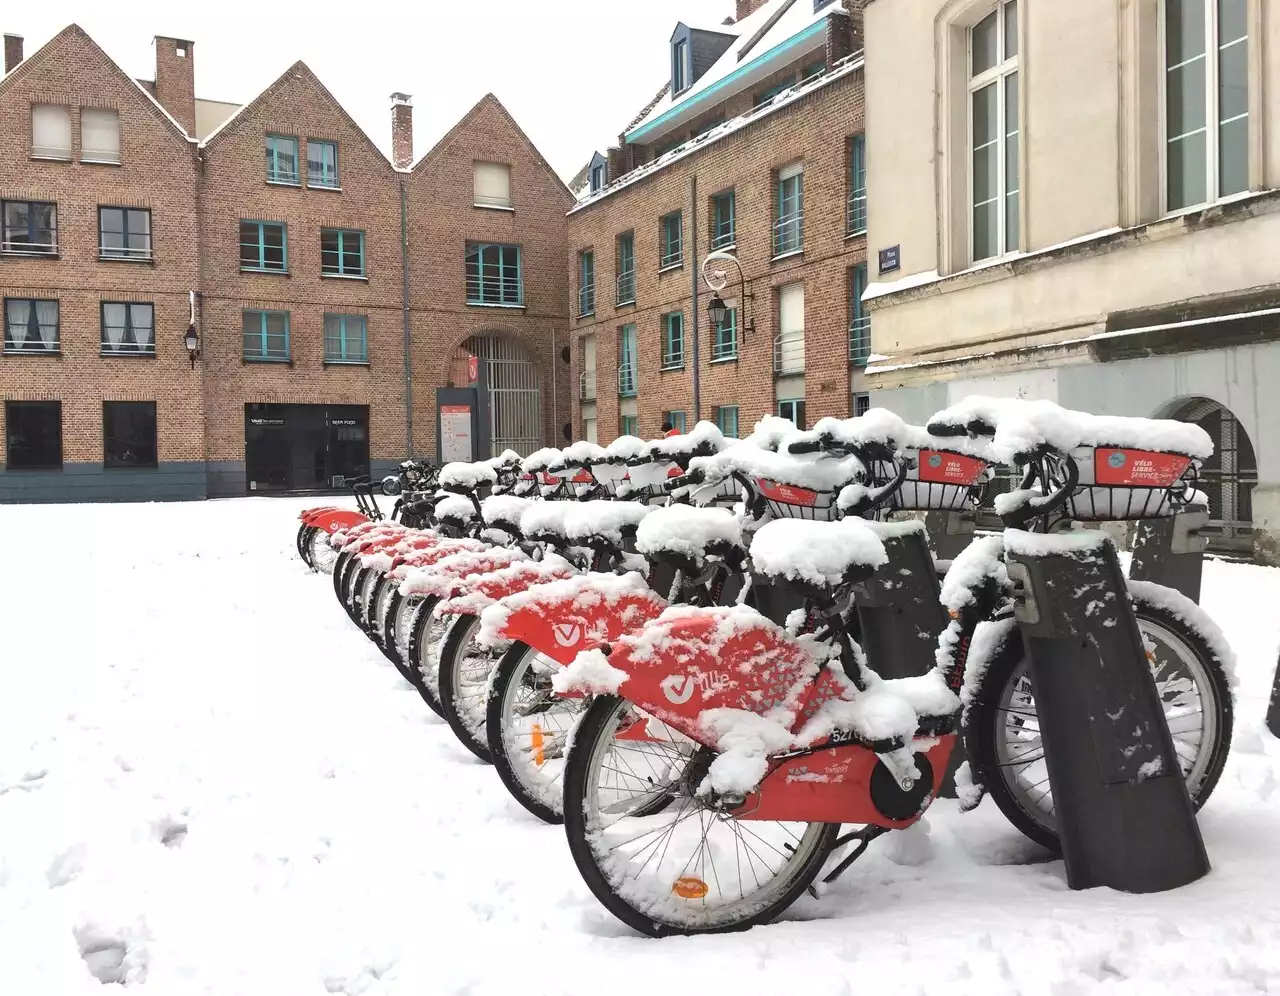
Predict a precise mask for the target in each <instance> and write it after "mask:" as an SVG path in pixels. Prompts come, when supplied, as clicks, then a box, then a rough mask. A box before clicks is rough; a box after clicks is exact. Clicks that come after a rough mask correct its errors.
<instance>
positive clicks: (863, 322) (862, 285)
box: [849, 263, 871, 367]
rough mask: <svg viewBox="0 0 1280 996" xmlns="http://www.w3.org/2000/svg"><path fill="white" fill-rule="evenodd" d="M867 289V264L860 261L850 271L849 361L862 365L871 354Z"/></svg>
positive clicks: (864, 364)
mask: <svg viewBox="0 0 1280 996" xmlns="http://www.w3.org/2000/svg"><path fill="white" fill-rule="evenodd" d="M866 290H867V264H866V263H859V264H858V265H857V266H855V267H854V268H853V269H852V270H850V271H849V362H850V363H852V364H855V365H856V366H860V367H861V366H866V364H867V359H868V358H869V357H870V356H871V316H870V315H868V314H867V309H866V305H864V304H863V303H862V295H863V294H865V293H866Z"/></svg>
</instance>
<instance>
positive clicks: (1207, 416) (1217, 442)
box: [1173, 398, 1258, 554]
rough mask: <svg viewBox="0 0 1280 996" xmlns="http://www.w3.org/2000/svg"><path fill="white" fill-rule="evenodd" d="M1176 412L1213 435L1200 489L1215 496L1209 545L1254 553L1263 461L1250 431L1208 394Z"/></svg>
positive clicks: (1211, 513) (1202, 471) (1182, 418)
mask: <svg viewBox="0 0 1280 996" xmlns="http://www.w3.org/2000/svg"><path fill="white" fill-rule="evenodd" d="M1173 417H1174V418H1177V419H1180V420H1181V421H1183V422H1194V423H1195V424H1196V425H1198V426H1200V428H1202V429H1204V431H1205V432H1207V433H1208V434H1209V438H1211V439H1212V440H1213V456H1211V457H1210V458H1209V459H1208V460H1206V461H1205V462H1204V466H1203V467H1202V468H1201V469H1200V490H1201V491H1203V492H1204V493H1205V494H1206V495H1208V497H1209V528H1208V529H1207V530H1206V534H1207V535H1208V537H1209V549H1211V550H1217V551H1220V552H1223V553H1246V554H1247V553H1249V552H1251V551H1252V549H1253V488H1254V486H1255V485H1256V484H1257V483H1258V461H1257V458H1256V456H1255V455H1254V451H1253V444H1252V443H1251V442H1250V441H1249V434H1248V433H1247V432H1245V430H1244V426H1242V425H1241V424H1240V422H1239V420H1238V419H1237V418H1236V417H1235V416H1234V415H1233V414H1232V413H1231V412H1230V411H1228V410H1227V409H1226V408H1223V407H1222V405H1220V404H1218V403H1217V402H1216V401H1210V400H1209V399H1208V398H1196V399H1194V400H1193V401H1189V402H1187V403H1186V404H1185V405H1183V406H1182V407H1181V408H1180V409H1178V411H1177V412H1176V413H1175V414H1174V416H1173Z"/></svg>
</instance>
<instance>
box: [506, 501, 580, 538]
mask: <svg viewBox="0 0 1280 996" xmlns="http://www.w3.org/2000/svg"><path fill="white" fill-rule="evenodd" d="M578 507H579V506H578V503H577V502H574V501H535V502H534V503H533V504H531V505H530V506H529V507H528V508H527V509H525V511H524V514H523V515H521V516H520V531H521V532H522V533H524V534H525V535H526V536H530V537H532V536H537V535H540V534H541V535H552V536H568V525H567V524H566V522H567V520H568V518H569V516H570V515H572V514H573V513H574V511H575V510H576V509H577V508H578Z"/></svg>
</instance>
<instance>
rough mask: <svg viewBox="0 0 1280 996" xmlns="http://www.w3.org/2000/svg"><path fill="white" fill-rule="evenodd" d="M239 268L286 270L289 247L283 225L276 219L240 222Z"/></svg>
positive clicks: (287, 267)
mask: <svg viewBox="0 0 1280 996" xmlns="http://www.w3.org/2000/svg"><path fill="white" fill-rule="evenodd" d="M240 269H242V270H256V271H259V272H263V273H285V272H287V271H288V269H289V249H288V240H287V237H286V235H285V227H284V225H282V224H280V223H279V222H277V221H242V222H240Z"/></svg>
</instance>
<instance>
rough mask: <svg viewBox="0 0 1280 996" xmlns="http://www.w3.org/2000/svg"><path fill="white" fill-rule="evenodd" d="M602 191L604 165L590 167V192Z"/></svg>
mask: <svg viewBox="0 0 1280 996" xmlns="http://www.w3.org/2000/svg"><path fill="white" fill-rule="evenodd" d="M603 189H604V163H599V164H597V165H595V166H592V167H591V192H592V193H593V194H594V193H595V192H596V191H597V190H603Z"/></svg>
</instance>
